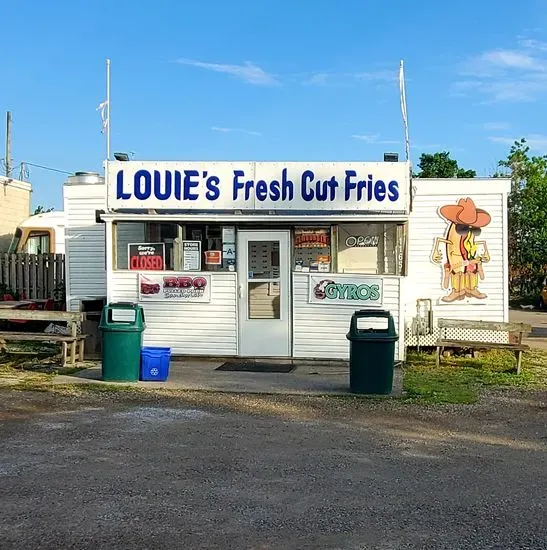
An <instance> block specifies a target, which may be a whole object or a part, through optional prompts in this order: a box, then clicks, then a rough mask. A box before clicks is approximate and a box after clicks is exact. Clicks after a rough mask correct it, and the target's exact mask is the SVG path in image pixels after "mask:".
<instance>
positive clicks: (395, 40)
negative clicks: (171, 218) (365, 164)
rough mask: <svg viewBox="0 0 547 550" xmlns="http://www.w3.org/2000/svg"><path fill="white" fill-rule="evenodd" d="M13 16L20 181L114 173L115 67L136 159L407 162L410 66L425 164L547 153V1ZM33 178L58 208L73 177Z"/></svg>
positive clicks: (7, 101)
mask: <svg viewBox="0 0 547 550" xmlns="http://www.w3.org/2000/svg"><path fill="white" fill-rule="evenodd" d="M9 4H10V7H8V8H7V9H6V7H4V9H3V16H5V18H6V20H7V21H8V22H9V24H8V25H7V26H5V25H4V24H3V28H2V43H3V47H2V48H1V50H0V61H1V63H2V68H3V70H2V73H3V74H2V76H3V78H2V80H3V85H2V86H1V87H0V108H1V110H2V111H6V110H8V109H9V110H11V111H12V113H13V132H12V142H13V145H12V156H13V159H14V162H15V163H16V164H18V163H20V162H21V161H26V162H31V163H34V164H39V165H45V166H50V167H53V168H57V169H60V170H67V171H69V172H73V171H77V170H96V171H101V170H102V168H101V166H102V161H103V159H104V156H105V138H104V136H103V135H102V134H101V133H100V127H101V121H100V116H99V114H98V112H97V111H96V107H97V105H98V104H99V103H100V102H101V101H103V100H104V99H105V59H106V58H107V57H109V58H111V60H112V112H111V129H112V150H113V151H133V152H134V153H135V158H136V159H153V160H159V159H169V160H176V159H179V160H182V159H187V160H213V159H214V160H313V161H317V160H361V159H362V160H381V159H382V154H383V152H384V151H397V152H399V153H400V154H401V156H402V155H403V152H404V146H403V142H402V136H403V128H402V122H401V114H400V106H399V91H398V83H397V71H398V64H399V60H400V59H401V58H402V59H404V60H405V70H406V80H407V84H406V87H407V105H408V116H409V124H410V138H411V143H412V151H411V156H412V160H414V162H416V161H417V159H418V157H419V155H420V154H421V153H422V152H435V151H438V150H449V151H450V152H451V154H452V156H453V157H454V158H456V159H457V160H458V161H459V163H460V165H461V166H463V167H465V168H474V169H476V170H477V172H478V174H479V175H489V174H491V173H492V172H493V171H494V170H495V168H496V164H497V161H498V160H499V159H501V158H504V157H505V156H506V155H507V152H508V150H509V146H510V144H511V143H512V141H513V140H514V139H515V138H520V137H527V138H528V139H529V142H530V145H531V146H532V148H533V149H534V150H535V152H536V153H544V152H547V127H546V125H545V123H546V120H547V116H546V114H545V113H547V105H546V99H547V5H546V3H545V2H544V1H541V0H529V1H528V2H521V3H519V4H518V6H517V5H515V4H514V3H512V2H499V1H492V0H483V1H481V2H478V1H476V0H474V1H469V0H461V1H460V2H450V3H444V2H439V1H438V0H436V1H431V0H420V1H419V2H403V1H397V0H396V1H394V2H391V3H385V2H381V1H379V0H378V1H372V0H370V1H368V2H367V1H365V0H344V1H341V0H338V1H336V0H314V1H312V0H298V1H297V0H232V1H231V2H225V1H221V0H209V1H207V2H194V1H190V0H178V1H177V0H170V1H167V0H164V1H162V0H157V1H156V2H135V1H133V2H128V1H126V0H117V1H116V2H110V1H108V0H98V1H97V0H96V1H93V2H92V1H91V0H89V1H82V0H52V1H51V2H42V1H38V0H27V1H26V2H24V3H23V2H20V3H17V2H10V3H9ZM17 5H18V6H19V7H18V8H17V7H16V6H17ZM3 19H4V17H3ZM6 33H7V34H6ZM3 117H4V115H3V113H2V118H3ZM2 127H3V124H2ZM0 141H1V142H2V151H3V139H2V140H0ZM3 156H4V155H3V153H0V157H3ZM17 173H18V169H17V171H16V174H17ZM30 179H31V181H32V183H33V186H34V197H33V202H34V204H35V205H36V204H43V205H45V206H54V207H56V208H60V207H61V204H62V183H63V181H64V179H65V176H64V175H63V174H60V173H55V172H49V171H45V170H41V169H39V168H34V167H30Z"/></svg>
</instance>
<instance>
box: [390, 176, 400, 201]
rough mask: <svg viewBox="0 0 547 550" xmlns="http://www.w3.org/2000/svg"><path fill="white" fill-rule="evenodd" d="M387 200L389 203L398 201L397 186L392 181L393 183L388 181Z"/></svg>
mask: <svg viewBox="0 0 547 550" xmlns="http://www.w3.org/2000/svg"><path fill="white" fill-rule="evenodd" d="M387 188H388V191H389V193H388V198H389V200H390V201H391V202H395V201H397V200H398V199H399V184H398V183H397V182H396V181H395V180H393V181H390V182H389V184H388V186H387Z"/></svg>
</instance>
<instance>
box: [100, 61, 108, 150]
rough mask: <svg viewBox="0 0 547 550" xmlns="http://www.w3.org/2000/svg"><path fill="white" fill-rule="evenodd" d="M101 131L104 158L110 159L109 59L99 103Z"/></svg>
mask: <svg viewBox="0 0 547 550" xmlns="http://www.w3.org/2000/svg"><path fill="white" fill-rule="evenodd" d="M97 111H99V112H100V114H101V121H102V127H101V133H102V134H106V160H110V59H107V60H106V100H105V101H103V102H102V103H100V104H99V106H98V107H97Z"/></svg>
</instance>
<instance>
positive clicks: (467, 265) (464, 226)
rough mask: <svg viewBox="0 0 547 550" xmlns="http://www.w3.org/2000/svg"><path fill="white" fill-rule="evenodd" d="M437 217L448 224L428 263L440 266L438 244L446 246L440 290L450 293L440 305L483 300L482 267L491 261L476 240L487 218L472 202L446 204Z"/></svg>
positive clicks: (469, 200) (437, 240)
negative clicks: (444, 289)
mask: <svg viewBox="0 0 547 550" xmlns="http://www.w3.org/2000/svg"><path fill="white" fill-rule="evenodd" d="M440 215H441V216H442V217H443V218H444V219H445V220H447V221H448V222H450V225H449V226H448V231H447V233H446V238H445V239H443V238H440V237H438V238H437V239H436V240H435V246H434V247H433V253H432V255H431V260H432V261H433V262H435V263H437V264H440V263H441V261H442V259H443V252H442V249H441V244H444V245H445V246H446V261H445V264H444V266H443V267H444V270H443V271H444V277H443V288H446V289H449V288H450V289H451V292H450V294H448V295H447V296H444V297H443V298H442V301H443V302H455V301H456V300H463V299H464V298H466V297H467V298H478V299H484V298H486V294H483V293H482V292H481V291H480V290H479V288H478V286H479V278H480V279H481V280H483V279H484V271H483V267H482V264H483V263H486V262H489V261H490V255H489V254H488V249H487V247H486V242H485V241H477V240H475V239H476V237H478V236H479V235H480V233H481V228H482V227H485V226H487V225H488V224H489V223H490V221H491V218H490V214H489V213H488V212H486V210H481V209H480V208H477V207H476V206H475V203H474V202H473V200H472V199H470V198H467V199H460V200H459V201H458V204H447V205H445V206H442V207H441V209H440Z"/></svg>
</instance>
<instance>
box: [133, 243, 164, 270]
mask: <svg viewBox="0 0 547 550" xmlns="http://www.w3.org/2000/svg"><path fill="white" fill-rule="evenodd" d="M127 256H128V258H129V262H128V264H129V269H130V270H131V271H163V270H164V269H165V244H164V243H133V244H129V245H127Z"/></svg>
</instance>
